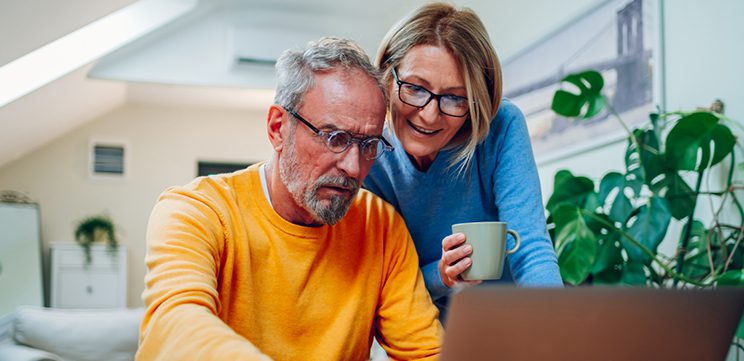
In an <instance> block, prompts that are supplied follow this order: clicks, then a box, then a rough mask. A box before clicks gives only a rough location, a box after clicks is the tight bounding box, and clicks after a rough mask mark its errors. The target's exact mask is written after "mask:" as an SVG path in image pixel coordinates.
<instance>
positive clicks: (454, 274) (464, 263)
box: [444, 257, 473, 281]
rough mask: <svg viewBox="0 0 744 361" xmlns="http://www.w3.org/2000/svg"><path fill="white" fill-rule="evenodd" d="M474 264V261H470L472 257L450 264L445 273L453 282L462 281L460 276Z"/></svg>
mask: <svg viewBox="0 0 744 361" xmlns="http://www.w3.org/2000/svg"><path fill="white" fill-rule="evenodd" d="M472 264H473V260H471V259H470V257H465V258H462V259H460V260H458V261H457V262H455V263H453V264H450V265H449V266H448V267H445V269H444V273H445V274H446V275H447V278H449V279H451V280H453V281H460V280H461V278H460V274H461V273H463V272H465V270H466V269H468V267H470V265H472Z"/></svg>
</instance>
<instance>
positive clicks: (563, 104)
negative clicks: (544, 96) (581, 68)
mask: <svg viewBox="0 0 744 361" xmlns="http://www.w3.org/2000/svg"><path fill="white" fill-rule="evenodd" d="M561 81H562V82H567V83H570V84H573V85H575V86H576V88H578V91H579V92H578V94H575V93H571V92H568V91H566V90H562V89H561V90H558V91H556V92H555V95H553V103H552V105H551V108H552V109H553V111H555V112H556V113H558V114H560V115H563V116H565V117H579V116H581V117H582V118H584V119H588V118H591V117H593V116H595V115H597V114H598V113H599V112H600V111H602V109H603V108H604V106H605V103H604V97H603V96H602V94H601V91H602V87H604V79H602V75H601V74H600V73H598V72H596V71H593V70H590V71H585V72H581V73H575V74H570V75H568V76H566V77H565V78H563V79H562V80H561Z"/></svg>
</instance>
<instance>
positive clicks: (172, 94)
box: [0, 0, 602, 168]
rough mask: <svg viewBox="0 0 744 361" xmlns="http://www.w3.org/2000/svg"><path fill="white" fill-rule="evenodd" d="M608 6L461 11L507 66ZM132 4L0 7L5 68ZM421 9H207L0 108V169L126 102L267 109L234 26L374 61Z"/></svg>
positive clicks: (491, 5) (241, 5) (408, 2)
mask: <svg viewBox="0 0 744 361" xmlns="http://www.w3.org/2000/svg"><path fill="white" fill-rule="evenodd" d="M142 1H151V2H157V1H181V0H142ZM183 1H187V0H183ZM601 1H602V0H570V1H568V0H567V1H554V0H524V1H512V0H491V1H487V0H461V1H454V3H456V4H458V5H465V6H469V7H471V8H472V9H473V10H475V11H476V12H477V13H478V14H479V15H480V16H481V18H482V20H483V22H484V23H485V24H486V27H487V29H488V31H489V33H490V34H491V38H492V41H493V43H494V44H495V46H496V48H497V50H498V51H499V53H500V55H501V57H502V59H504V58H508V57H509V56H510V55H513V54H515V53H516V52H518V51H519V50H520V49H521V48H523V47H524V46H526V45H528V44H529V43H531V42H533V41H536V40H537V39H539V38H540V37H542V36H543V35H544V34H545V33H546V31H549V30H551V29H555V28H557V27H558V26H560V25H561V24H562V23H563V22H565V21H566V20H565V19H568V18H570V17H572V16H575V15H576V14H577V13H579V12H581V11H584V10H585V9H587V8H589V7H591V6H593V5H594V4H596V3H598V2H601ZM133 3H135V1H134V0H65V1H46V0H2V1H0V44H1V46H0V65H4V64H6V63H8V62H10V61H12V60H14V59H16V58H18V57H20V56H23V55H24V54H26V53H28V52H30V51H33V50H35V49H37V48H39V47H40V46H43V45H45V44H47V43H49V42H51V41H54V40H56V39H58V38H60V37H62V36H64V35H66V34H68V33H70V32H72V31H74V30H76V29H78V28H81V27H83V26H85V25H87V24H89V23H91V22H92V21H95V20H97V19H100V18H102V17H105V16H106V15H109V14H111V13H112V12H115V11H117V10H119V9H122V8H124V7H126V6H128V5H131V4H133ZM423 3H424V1H420V0H377V1H344V0H314V1H304V0H200V1H198V6H197V7H196V8H195V10H193V11H192V12H191V13H189V14H186V15H184V16H182V17H181V18H179V19H177V20H175V21H172V22H170V23H168V24H166V25H164V26H162V27H160V28H158V29H156V30H154V31H152V32H150V33H149V34H146V35H144V36H142V37H141V38H139V39H137V40H135V41H133V42H131V43H130V44H128V45H126V46H124V47H122V48H120V49H118V50H116V51H114V52H112V53H110V54H108V55H107V56H105V57H103V58H102V59H98V60H97V61H94V62H92V63H89V64H87V65H85V66H83V67H81V68H79V69H77V70H75V71H73V72H70V73H69V74H67V75H65V76H63V77H62V78H59V79H57V80H54V81H51V82H49V83H48V84H47V85H45V86H43V87H41V88H39V89H37V90H36V91H33V92H31V93H29V94H27V95H25V96H23V97H22V98H20V99H18V100H16V101H14V102H11V103H10V104H7V105H5V106H2V107H0V130H1V131H0V168H1V167H3V166H4V165H6V164H8V163H10V162H12V161H14V160H16V159H19V158H20V157H22V156H23V155H24V154H27V153H28V152H31V151H33V150H34V149H37V148H38V147H40V146H42V145H43V144H45V143H47V142H49V141H51V140H53V139H55V138H57V137H59V136H62V135H63V134H65V133H67V132H69V131H71V130H73V129H75V128H76V127H78V126H80V125H82V124H84V123H85V122H88V121H90V120H92V119H95V118H97V117H99V116H101V115H103V114H105V113H106V112H109V111H111V110H113V109H116V108H117V107H120V106H122V105H124V104H126V103H142V102H147V103H154V104H166V105H177V106H184V105H186V104H188V106H211V107H215V106H216V107H228V108H243V109H247V108H256V107H263V106H265V104H264V103H266V102H268V101H270V99H271V91H270V90H267V89H270V88H272V87H273V86H272V85H271V84H272V83H271V80H272V79H273V73H271V68H270V67H269V68H268V74H269V75H267V76H266V75H261V76H264V77H267V79H269V82H268V83H267V82H266V81H263V83H261V82H258V81H255V80H246V79H252V78H257V79H258V78H260V77H261V76H259V75H258V73H251V72H250V71H247V70H245V69H244V68H235V67H232V66H231V65H230V63H229V62H230V61H231V58H230V56H231V55H230V54H231V53H230V51H232V48H233V47H234V44H235V41H234V39H232V38H231V36H232V35H231V34H233V33H234V32H235V30H234V29H235V28H236V27H237V28H246V27H247V28H252V29H259V31H263V32H265V34H262V35H261V36H254V37H253V38H251V39H253V41H250V43H251V44H254V43H255V44H257V45H258V44H262V43H264V44H266V43H271V42H272V34H277V33H279V32H281V31H292V32H294V33H296V34H302V35H303V36H306V37H307V36H311V38H315V37H317V36H316V35H326V34H334V35H340V36H345V37H350V38H353V39H355V40H357V41H359V42H360V44H361V45H362V46H363V47H364V48H365V49H366V50H367V51H368V52H369V53H371V54H374V52H375V51H376V46H377V43H378V42H379V40H380V39H381V38H382V37H383V36H384V34H385V32H386V30H387V29H388V28H389V27H390V26H391V25H393V24H394V23H395V21H397V19H399V18H400V17H401V16H403V15H404V14H406V13H407V12H409V11H411V10H413V9H414V8H416V7H417V6H419V5H420V4H423ZM516 35H518V36H516ZM231 39H232V40H231ZM91 69H93V70H92V71H91ZM236 69H237V70H236ZM263 71H266V69H264V70H263ZM89 72H90V73H91V75H92V76H93V79H91V77H90V76H89V75H88V74H89ZM252 74H253V75H252ZM236 79H237V80H236ZM251 81H253V83H251ZM267 84H268V85H267ZM257 88H259V89H263V90H255V89H257ZM248 99H260V101H253V102H251V101H247V100H248Z"/></svg>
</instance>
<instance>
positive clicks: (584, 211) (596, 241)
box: [546, 71, 744, 349]
mask: <svg viewBox="0 0 744 361" xmlns="http://www.w3.org/2000/svg"><path fill="white" fill-rule="evenodd" d="M562 85H565V86H566V87H565V88H566V89H561V90H558V91H557V92H556V93H555V95H554V98H553V104H552V108H553V110H554V111H555V112H556V113H558V114H559V115H562V116H565V117H569V118H579V119H588V118H592V117H594V116H596V115H598V114H600V113H602V112H603V111H606V112H609V113H610V114H612V115H613V116H614V117H615V118H617V120H618V121H619V122H620V123H621V124H622V125H623V126H624V127H625V129H626V130H627V131H628V143H627V144H628V145H627V148H626V150H625V169H621V170H617V171H612V172H609V173H607V174H605V175H604V176H603V177H602V179H601V180H600V181H599V183H598V184H597V183H595V182H594V181H593V180H592V179H590V178H588V177H583V176H578V175H574V174H572V173H571V172H570V171H568V170H560V171H559V172H558V173H556V175H555V183H554V184H555V190H554V192H553V194H552V195H551V197H550V199H549V200H548V203H547V205H546V208H547V210H548V212H549V217H548V223H550V224H551V225H552V227H551V228H552V229H551V236H552V238H553V242H554V245H555V247H556V252H557V254H558V263H559V265H560V270H561V276H562V277H563V279H564V280H565V281H566V282H567V283H570V284H573V285H580V284H595V285H598V284H627V285H646V286H653V287H716V286H723V285H725V286H739V287H742V286H744V273H743V272H742V267H743V266H744V244H743V243H744V242H742V238H744V206H743V205H742V202H741V200H740V199H739V197H738V196H737V190H739V191H741V189H744V184H742V183H740V181H741V179H740V176H741V174H742V173H744V172H743V171H742V170H744V163H739V164H737V160H736V159H735V152H734V150H735V147H737V146H739V147H740V146H741V145H740V144H739V143H738V141H737V138H736V137H735V136H734V134H733V133H732V131H731V128H730V127H731V126H735V127H741V125H739V124H738V123H736V122H735V121H733V120H731V119H729V118H727V117H726V116H724V115H722V114H719V113H716V112H712V111H700V110H698V111H692V112H669V113H652V114H650V115H649V122H648V123H647V124H646V125H645V126H642V127H638V128H635V129H632V130H631V129H629V128H628V127H627V126H626V125H625V123H624V122H623V120H622V119H621V118H620V116H619V115H618V114H617V112H615V111H614V110H613V109H612V107H611V105H610V101H609V99H607V98H606V97H605V96H604V95H603V93H602V87H603V85H604V80H603V78H602V75H601V74H600V73H598V72H596V71H586V72H581V73H576V74H571V75H568V76H567V77H565V78H564V79H563V83H562ZM569 87H570V88H572V89H569ZM719 163H724V164H725V165H726V166H727V169H728V170H727V171H726V175H725V178H726V179H725V184H724V185H723V186H722V187H721V188H720V189H712V190H703V189H702V185H703V183H704V182H705V180H706V178H708V177H709V176H710V175H711V168H712V167H714V166H716V165H718V164H719ZM688 181H689V182H690V183H688ZM705 183H706V184H708V183H710V182H705ZM703 205H704V206H705V207H706V208H710V209H712V210H713V212H712V213H713V214H712V220H710V221H703V220H702V219H698V218H696V217H695V215H696V212H695V211H696V209H698V208H700V207H701V206H703ZM673 219H674V220H677V221H679V222H681V224H682V225H683V228H682V232H681V234H680V235H679V240H678V245H677V251H676V254H673V255H665V254H660V253H659V252H658V247H659V244H660V243H661V241H662V240H663V239H665V237H666V236H667V232H668V230H669V226H670V224H671V223H672V220H673ZM737 335H738V336H739V337H740V338H744V323H742V324H740V327H739V330H738V332H737ZM739 347H740V348H742V346H741V345H739ZM742 349H744V348H742Z"/></svg>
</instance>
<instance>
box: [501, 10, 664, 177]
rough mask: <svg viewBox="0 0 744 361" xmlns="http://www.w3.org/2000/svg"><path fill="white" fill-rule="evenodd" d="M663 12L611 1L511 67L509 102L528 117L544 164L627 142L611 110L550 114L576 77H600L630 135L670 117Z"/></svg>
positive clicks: (553, 35)
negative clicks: (586, 73) (657, 115)
mask: <svg viewBox="0 0 744 361" xmlns="http://www.w3.org/2000/svg"><path fill="white" fill-rule="evenodd" d="M659 7H660V4H659V1H658V0H607V1H604V2H602V3H600V4H599V5H597V6H595V7H594V8H592V9H590V10H589V11H587V12H586V13H584V14H582V15H580V16H578V17H577V18H575V19H573V20H572V21H570V22H568V23H567V24H565V25H563V26H562V27H560V28H559V29H557V30H556V31H554V32H552V33H550V34H548V35H547V36H545V37H543V38H542V39H540V40H539V41H538V42H536V43H535V44H533V45H531V46H528V47H527V48H526V49H524V50H522V51H521V52H519V53H517V54H516V55H514V56H512V57H510V58H508V59H506V60H505V61H504V64H503V68H504V96H505V97H507V98H509V99H511V100H512V101H513V102H514V103H515V104H517V105H518V106H519V107H520V109H522V111H523V112H524V115H525V117H526V119H527V126H528V128H529V132H530V138H531V141H532V148H533V150H534V152H535V158H536V160H537V163H538V164H544V163H548V162H551V161H553V160H558V159H561V158H565V157H568V156H571V155H573V154H576V153H578V152H581V151H585V150H588V149H593V148H597V147H600V146H603V145H606V144H609V143H612V142H617V141H621V140H623V139H625V138H626V137H627V133H626V132H625V130H624V129H623V127H622V125H621V124H620V123H619V122H618V121H617V119H615V118H614V117H613V116H612V115H611V114H609V112H607V111H606V110H605V111H603V112H602V113H600V114H598V115H597V116H595V117H593V118H592V119H588V120H571V119H566V118H563V117H561V116H558V115H557V114H555V113H554V112H553V111H552V110H551V108H550V104H551V101H552V99H553V94H554V93H555V91H556V90H557V89H560V87H561V79H563V77H565V76H566V75H568V74H570V73H576V72H580V71H583V70H590V69H592V70H596V71H599V72H601V73H602V76H603V77H604V79H605V86H604V89H603V94H604V95H605V96H606V97H607V98H608V100H609V102H610V104H611V105H612V107H613V108H614V109H615V110H616V111H617V112H618V113H619V114H620V116H621V117H622V119H623V120H624V121H625V122H626V124H627V125H628V126H629V127H631V128H632V127H634V126H638V125H641V124H644V123H647V122H648V113H649V112H651V111H654V110H655V109H656V108H657V105H658V106H660V107H662V109H663V104H662V98H663V97H662V96H661V95H660V94H661V89H662V87H661V86H660V83H661V81H660V74H661V69H660V66H659V65H660V61H659V59H658V58H659V56H658V53H659V51H658V49H660V48H661V46H660V40H659V39H660V37H659V34H660V31H659V29H660V27H659V24H660V19H661V10H660V8H659ZM564 86H565V85H564ZM566 90H568V91H574V90H572V89H570V88H566Z"/></svg>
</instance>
